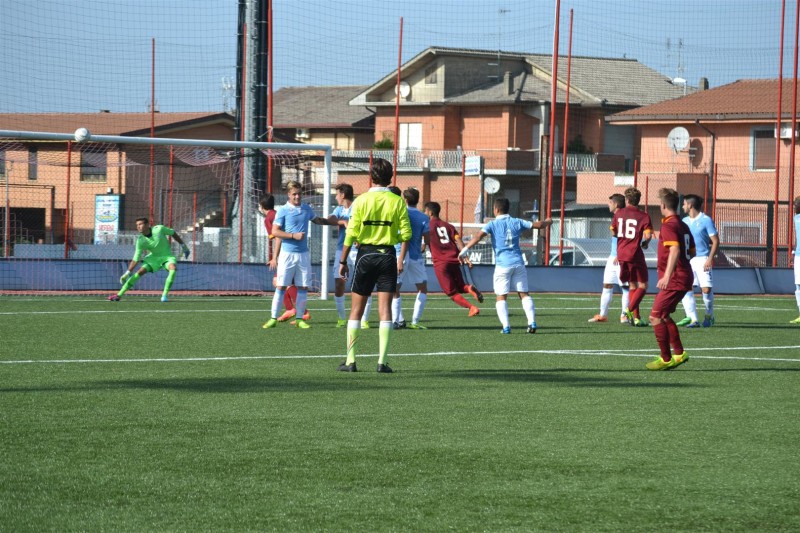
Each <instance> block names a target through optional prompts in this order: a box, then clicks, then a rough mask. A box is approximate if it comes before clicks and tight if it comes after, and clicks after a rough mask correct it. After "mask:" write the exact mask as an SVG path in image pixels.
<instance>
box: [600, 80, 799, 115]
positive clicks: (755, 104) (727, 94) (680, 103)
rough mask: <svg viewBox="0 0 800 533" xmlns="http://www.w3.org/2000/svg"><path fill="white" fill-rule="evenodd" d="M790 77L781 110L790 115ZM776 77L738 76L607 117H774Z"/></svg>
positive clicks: (775, 109)
mask: <svg viewBox="0 0 800 533" xmlns="http://www.w3.org/2000/svg"><path fill="white" fill-rule="evenodd" d="M792 96H793V94H792V80H784V81H783V93H782V95H781V100H782V103H781V114H782V115H784V116H789V117H791V109H792ZM777 111H778V80H777V79H772V80H739V81H735V82H733V83H729V84H728V85H723V86H721V87H716V88H714V89H708V90H706V91H699V92H696V93H694V94H690V95H688V96H684V97H682V98H678V99H675V100H668V101H665V102H660V103H657V104H652V105H648V106H645V107H640V108H638V109H631V110H629V111H624V112H622V113H617V114H615V115H612V116H610V117H608V120H609V121H610V122H647V121H659V120H693V119H701V118H702V119H706V120H709V119H712V120H747V119H773V120H774V119H775V116H776V114H777Z"/></svg>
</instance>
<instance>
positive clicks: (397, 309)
mask: <svg viewBox="0 0 800 533" xmlns="http://www.w3.org/2000/svg"><path fill="white" fill-rule="evenodd" d="M401 316H403V298H402V296H398V297H397V298H394V299H393V300H392V322H402V321H403V319H402V318H400V317H401Z"/></svg>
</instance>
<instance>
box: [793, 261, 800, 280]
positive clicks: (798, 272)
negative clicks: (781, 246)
mask: <svg viewBox="0 0 800 533" xmlns="http://www.w3.org/2000/svg"><path fill="white" fill-rule="evenodd" d="M794 284H795V285H800V255H796V256H794Z"/></svg>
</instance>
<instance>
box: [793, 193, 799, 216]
mask: <svg viewBox="0 0 800 533" xmlns="http://www.w3.org/2000/svg"><path fill="white" fill-rule="evenodd" d="M794 212H795V213H800V196H797V197H796V198H795V199H794Z"/></svg>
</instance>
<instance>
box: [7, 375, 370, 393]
mask: <svg viewBox="0 0 800 533" xmlns="http://www.w3.org/2000/svg"><path fill="white" fill-rule="evenodd" d="M334 372H335V369H332V374H333V373H334ZM364 374H366V372H364ZM369 374H371V375H370V377H372V375H374V372H372V373H369ZM384 388H386V385H385V384H383V383H380V382H376V381H374V380H370V381H366V380H364V379H357V378H356V379H348V378H347V376H342V379H327V378H326V379H318V380H313V379H291V378H252V377H241V378H236V377H232V378H168V379H122V380H116V381H93V382H88V383H84V384H76V385H64V386H55V385H54V386H40V387H36V386H33V387H2V388H0V393H9V392H10V393H14V392H83V391H113V390H124V389H140V390H172V391H179V392H207V393H223V394H226V393H239V394H241V393H245V394H247V393H265V392H328V391H344V392H356V391H365V390H381V389H384Z"/></svg>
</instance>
